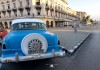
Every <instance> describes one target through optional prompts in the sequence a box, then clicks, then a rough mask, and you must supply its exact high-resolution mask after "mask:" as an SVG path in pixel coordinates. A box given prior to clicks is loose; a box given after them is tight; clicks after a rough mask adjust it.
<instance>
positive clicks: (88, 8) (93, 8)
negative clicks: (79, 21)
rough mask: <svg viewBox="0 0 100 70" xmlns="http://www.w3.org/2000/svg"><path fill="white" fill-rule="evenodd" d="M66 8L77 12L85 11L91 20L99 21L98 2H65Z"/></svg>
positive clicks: (69, 0)
mask: <svg viewBox="0 0 100 70" xmlns="http://www.w3.org/2000/svg"><path fill="white" fill-rule="evenodd" d="M67 2H68V6H69V7H70V8H72V9H74V10H77V11H85V12H87V13H88V14H89V15H91V18H93V19H97V20H100V0H67Z"/></svg>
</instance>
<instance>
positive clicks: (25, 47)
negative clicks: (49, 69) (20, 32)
mask: <svg viewBox="0 0 100 70" xmlns="http://www.w3.org/2000/svg"><path fill="white" fill-rule="evenodd" d="M33 40H39V41H40V42H41V43H42V45H41V47H42V49H43V50H44V51H43V53H45V52H46V51H47V48H48V43H47V40H46V38H45V37H44V36H42V35H40V34H38V33H31V34H28V35H27V36H25V37H24V38H23V40H22V42H21V50H22V52H23V53H24V54H25V55H29V54H28V50H29V47H28V46H29V43H30V42H31V41H33ZM34 42H36V41H34ZM36 43H37V42H36ZM37 44H38V43H37Z"/></svg>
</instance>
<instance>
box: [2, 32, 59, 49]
mask: <svg viewBox="0 0 100 70" xmlns="http://www.w3.org/2000/svg"><path fill="white" fill-rule="evenodd" d="M31 33H38V34H41V35H42V36H44V37H45V38H46V40H47V42H48V46H53V45H57V44H58V43H57V42H58V41H57V36H56V35H55V34H53V33H50V32H48V31H45V30H19V31H12V32H10V33H8V34H7V36H6V37H5V38H4V40H3V42H4V43H6V46H7V48H9V49H10V48H11V49H20V48H21V42H22V40H23V38H24V37H25V36H26V35H28V34H31Z"/></svg>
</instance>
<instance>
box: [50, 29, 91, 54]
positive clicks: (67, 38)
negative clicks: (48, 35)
mask: <svg viewBox="0 0 100 70" xmlns="http://www.w3.org/2000/svg"><path fill="white" fill-rule="evenodd" d="M56 30H57V29H55V30H53V31H51V29H50V31H51V32H53V33H55V34H56V35H58V37H59V40H60V44H61V46H63V47H64V48H65V49H66V50H68V51H69V52H71V53H73V52H74V50H75V49H76V48H78V47H79V45H80V44H81V43H82V42H83V41H84V40H85V39H86V38H87V36H88V35H89V34H90V33H88V32H76V33H75V32H74V31H66V30H65V31H64V30H63V31H60V30H61V29H59V30H57V31H56Z"/></svg>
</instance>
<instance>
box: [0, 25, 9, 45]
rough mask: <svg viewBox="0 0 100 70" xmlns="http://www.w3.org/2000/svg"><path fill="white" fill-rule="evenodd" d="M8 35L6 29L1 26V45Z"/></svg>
mask: <svg viewBox="0 0 100 70" xmlns="http://www.w3.org/2000/svg"><path fill="white" fill-rule="evenodd" d="M7 33H8V32H7V30H6V29H4V27H3V25H2V24H0V44H1V43H2V39H3V38H4V37H5V36H6V35H7Z"/></svg>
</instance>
